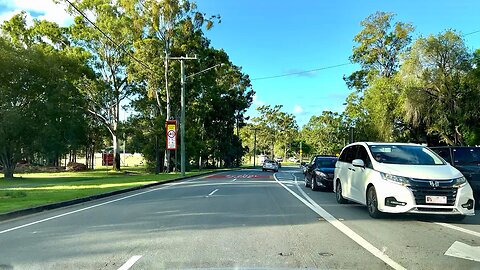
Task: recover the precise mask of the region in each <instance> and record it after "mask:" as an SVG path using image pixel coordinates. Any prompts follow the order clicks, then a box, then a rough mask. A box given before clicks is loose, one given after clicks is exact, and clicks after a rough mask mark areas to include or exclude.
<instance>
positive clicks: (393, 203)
mask: <svg viewBox="0 0 480 270" xmlns="http://www.w3.org/2000/svg"><path fill="white" fill-rule="evenodd" d="M380 185H381V187H379V188H376V191H377V197H378V209H379V210H380V211H382V212H386V213H416V214H437V215H439V214H440V215H468V216H473V215H475V208H474V206H472V207H470V205H469V202H472V203H473V204H475V203H474V202H475V199H474V197H473V191H472V188H471V187H470V185H468V184H467V185H464V186H463V187H459V188H458V189H456V194H455V198H454V201H452V202H451V203H448V204H441V205H440V204H428V203H425V202H424V201H425V200H422V201H421V202H422V203H419V204H417V201H416V198H415V195H414V192H413V191H412V188H410V187H407V186H402V185H398V184H395V183H391V182H388V181H382V183H380ZM424 193H425V191H424ZM425 195H430V194H428V191H427V192H426V193H425ZM431 195H435V191H432V194H431ZM422 196H423V195H422ZM392 197H393V199H392ZM418 197H419V196H418V194H417V200H418Z"/></svg>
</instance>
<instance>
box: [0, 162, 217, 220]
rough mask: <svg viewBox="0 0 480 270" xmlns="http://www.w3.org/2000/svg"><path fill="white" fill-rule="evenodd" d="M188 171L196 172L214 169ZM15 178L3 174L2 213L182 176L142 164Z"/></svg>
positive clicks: (27, 175)
mask: <svg viewBox="0 0 480 270" xmlns="http://www.w3.org/2000/svg"><path fill="white" fill-rule="evenodd" d="M211 171H213V170H202V171H201V172H199V171H193V172H187V173H186V174H187V175H197V174H200V173H205V172H211ZM15 177H16V178H15V179H13V180H5V179H4V178H3V177H0V214H2V213H7V212H11V211H14V210H20V209H24V208H29V207H33V206H39V205H45V204H49V203H54V202H61V201H67V200H72V199H77V198H82V197H88V196H91V195H96V194H101V193H106V192H110V191H114V190H120V189H125V188H130V187H134V186H140V185H146V184H150V183H155V182H162V181H166V180H170V179H175V178H178V177H180V174H179V173H169V174H158V175H155V174H149V173H146V172H145V171H144V169H143V168H138V167H137V168H124V169H123V171H121V172H113V171H108V170H106V169H99V170H93V171H87V172H59V173H30V174H15Z"/></svg>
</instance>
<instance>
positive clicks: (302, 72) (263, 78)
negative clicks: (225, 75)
mask: <svg viewBox="0 0 480 270" xmlns="http://www.w3.org/2000/svg"><path fill="white" fill-rule="evenodd" d="M348 65H353V63H343V64H339V65H333V66H328V67H321V68H315V69H311V70H305V71H299V72H291V73H285V74H281V75H274V76H268V77H259V78H253V79H250V80H251V81H259V80H267V79H275V78H281V77H287V76H292V75H299V74H304V73H309V72H315V71H320V70H326V69H332V68H337V67H343V66H348Z"/></svg>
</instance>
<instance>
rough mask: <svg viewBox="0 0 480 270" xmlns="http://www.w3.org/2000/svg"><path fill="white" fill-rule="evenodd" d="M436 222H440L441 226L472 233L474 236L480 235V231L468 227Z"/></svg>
mask: <svg viewBox="0 0 480 270" xmlns="http://www.w3.org/2000/svg"><path fill="white" fill-rule="evenodd" d="M435 224H438V225H440V226H443V227H447V228H450V229H453V230H457V231H459V232H463V233H467V234H470V235H473V236H476V237H480V233H479V232H476V231H472V230H468V229H465V228H462V227H458V226H455V225H452V224H448V223H442V222H435Z"/></svg>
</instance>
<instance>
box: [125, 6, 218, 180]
mask: <svg viewBox="0 0 480 270" xmlns="http://www.w3.org/2000/svg"><path fill="white" fill-rule="evenodd" d="M120 4H121V5H122V6H123V7H124V8H125V10H126V11H127V13H128V14H129V16H131V18H132V19H133V20H134V21H133V26H134V28H135V29H136V30H137V34H138V38H137V39H136V42H135V55H136V56H137V57H138V58H139V59H141V61H142V62H144V63H146V64H147V65H148V66H149V67H150V68H149V70H148V71H147V70H145V68H144V67H143V66H139V65H138V63H133V64H134V65H132V66H131V68H132V70H133V72H134V73H136V74H133V76H135V77H136V78H142V79H143V80H144V81H145V82H146V83H147V91H148V94H149V95H150V96H151V97H154V98H155V101H156V104H157V106H158V111H159V113H160V114H161V115H163V114H165V116H164V119H166V120H171V119H174V118H175V116H176V115H175V110H174V109H173V108H172V107H173V106H172V100H174V99H173V97H174V92H175V91H171V89H172V88H174V87H175V85H179V83H178V79H174V78H172V73H173V74H175V71H173V72H170V68H171V66H172V64H173V65H175V64H174V63H175V62H173V63H172V61H171V58H172V57H181V56H185V54H178V53H181V52H185V51H187V52H188V51H189V47H190V49H191V46H190V45H191V44H190V45H189V44H187V43H188V42H187V41H186V40H184V39H183V38H182V37H185V35H197V36H198V34H200V37H201V30H202V29H203V28H205V29H207V30H208V29H210V28H211V27H212V26H213V24H214V20H215V19H217V18H218V19H219V17H218V16H211V17H209V18H207V17H206V15H205V14H203V13H201V12H199V11H198V10H197V6H196V4H195V3H194V2H191V1H188V0H183V1H180V0H162V1H156V0H123V1H120ZM197 40H198V39H197ZM190 52H191V53H193V54H197V53H198V52H195V51H190ZM176 65H177V69H178V63H177V64H176ZM146 72H147V73H146ZM161 73H163V74H164V78H163V80H161V79H160V77H159V76H156V74H161ZM178 77H179V76H176V77H175V78H178ZM177 87H178V86H177ZM164 160H165V164H164V166H165V168H166V170H167V171H169V170H170V167H171V166H170V151H168V150H166V151H165V159H164Z"/></svg>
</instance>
